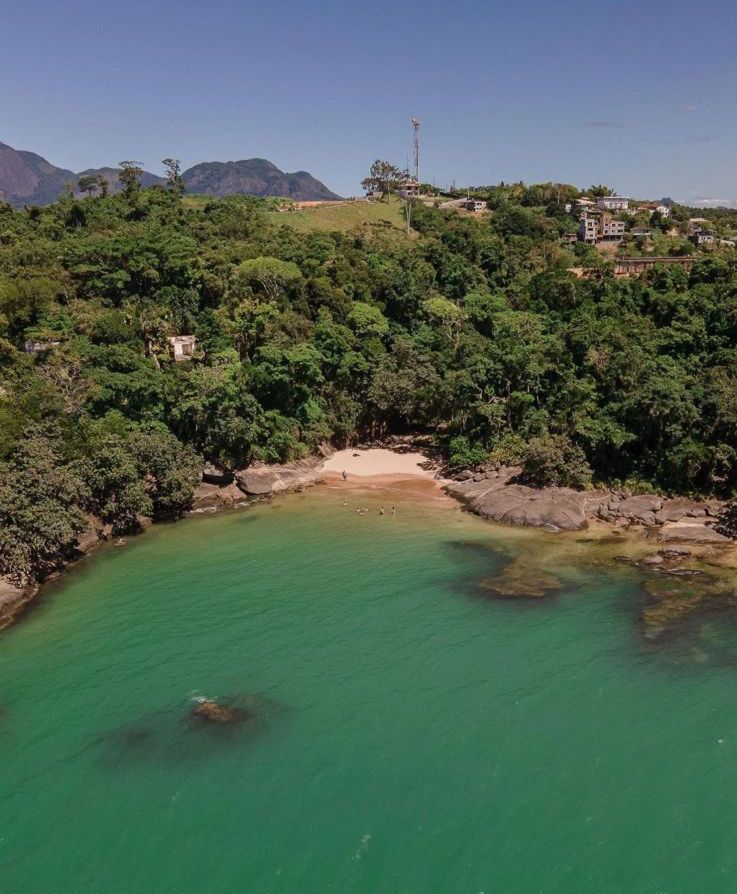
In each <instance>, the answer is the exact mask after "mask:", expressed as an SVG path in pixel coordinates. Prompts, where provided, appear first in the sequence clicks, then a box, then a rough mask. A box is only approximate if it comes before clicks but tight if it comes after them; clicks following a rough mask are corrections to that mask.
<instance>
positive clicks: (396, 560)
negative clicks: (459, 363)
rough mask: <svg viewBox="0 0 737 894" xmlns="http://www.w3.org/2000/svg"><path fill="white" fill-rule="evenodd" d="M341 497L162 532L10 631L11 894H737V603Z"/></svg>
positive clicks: (0, 665)
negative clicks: (231, 714) (199, 703)
mask: <svg viewBox="0 0 737 894" xmlns="http://www.w3.org/2000/svg"><path fill="white" fill-rule="evenodd" d="M343 499H344V498H343V494H342V493H338V492H331V491H327V490H320V491H312V492H310V493H308V494H305V495H294V496H290V497H285V498H282V499H279V500H277V501H274V502H272V503H264V504H259V505H257V506H253V507H249V508H247V509H244V510H239V511H234V512H232V513H227V514H222V515H218V516H213V517H206V518H193V519H189V520H187V521H184V522H182V523H179V524H177V525H173V526H163V527H158V528H155V529H153V530H150V531H148V532H147V533H146V535H145V536H143V537H140V538H135V539H132V540H131V541H130V542H129V544H128V545H127V546H126V547H125V548H121V549H114V548H110V549H106V550H104V551H102V552H101V553H100V554H98V555H97V556H96V557H94V558H93V559H92V560H91V561H88V562H86V563H84V564H83V565H82V566H81V567H79V568H78V569H76V570H74V571H73V572H71V573H70V574H68V575H67V577H66V579H65V580H64V581H63V582H62V583H60V584H58V585H55V586H54V587H52V588H49V589H48V590H47V591H46V592H45V594H44V597H43V599H42V600H41V602H40V603H39V604H38V606H37V607H35V608H34V609H32V610H31V611H30V612H29V613H28V614H27V615H26V617H25V618H24V619H23V620H22V622H21V623H19V624H18V625H17V626H15V627H14V628H11V629H10V630H9V631H7V632H5V633H4V634H2V635H1V636H0V709H1V713H0V780H1V782H0V891H2V892H3V894H82V892H99V894H149V892H156V894H175V892H176V894H324V892H332V891H334V892H339V894H482V892H483V894H535V892H539V894H553V892H556V894H557V892H560V894H594V892H596V894H696V892H699V894H700V892H727V891H735V890H737V710H735V702H736V701H737V634H736V632H735V630H736V626H735V615H734V611H733V609H732V608H730V607H729V605H726V607H725V606H724V605H722V604H720V603H719V600H718V599H716V600H715V599H712V600H711V601H710V602H708V605H707V607H705V608H704V610H703V611H702V610H700V609H697V610H695V611H691V606H692V603H691V602H689V600H691V599H692V595H693V594H692V591H691V590H690V589H689V588H690V587H692V586H694V587H695V586H696V584H695V583H694V584H691V583H689V582H688V581H683V582H680V583H679V584H678V586H680V587H681V591H679V594H678V599H680V600H681V602H680V604H681V605H682V606H684V605H685V606H687V608H688V610H681V611H679V612H677V613H676V615H677V616H676V617H675V620H673V619H670V620H669V621H668V622H667V623H665V624H663V623H662V619H660V618H658V619H656V622H655V623H653V621H652V618H651V617H650V618H649V616H648V614H647V612H648V606H650V607H652V604H653V595H652V593H648V591H647V589H646V583H647V582H646V581H645V580H644V578H643V575H642V574H641V573H640V572H639V571H636V570H632V569H630V568H627V567H626V566H623V565H620V564H617V563H615V562H612V556H613V554H614V553H615V552H616V550H617V548H618V547H617V544H616V543H615V544H614V545H612V544H606V543H602V544H600V543H592V542H587V540H588V538H586V537H576V536H573V537H565V538H560V537H559V538H556V537H554V536H553V535H546V534H539V533H535V532H530V531H522V532H507V531H505V530H504V529H500V528H498V527H494V526H491V525H488V524H486V523H484V522H482V521H480V520H478V519H475V518H473V517H472V516H469V515H467V514H464V513H461V512H460V511H458V510H457V509H456V508H454V507H452V506H451V505H450V504H446V503H444V502H442V503H440V502H427V501H420V500H413V499H410V498H405V495H402V494H392V495H369V496H366V497H365V498H363V497H362V498H361V499H360V500H359V501H358V502H361V503H363V504H368V505H369V506H370V507H371V513H370V514H369V515H368V516H365V517H364V516H358V515H356V513H355V512H354V509H353V506H354V504H355V503H356V502H357V499H356V497H355V496H353V495H352V496H351V497H349V503H350V505H349V506H344V505H343ZM395 500H396V502H397V503H398V509H399V511H398V514H397V515H396V516H392V515H391V514H386V515H384V516H381V515H379V514H378V511H377V509H378V505H379V503H380V502H382V501H384V502H386V503H387V508H388V502H392V501H395ZM510 581H511V584H510ZM510 591H512V592H514V593H516V594H517V595H512V593H511V592H510ZM533 592H538V593H544V594H545V595H543V596H539V597H533V596H529V598H525V593H529V594H531V593H533ZM694 592H695V591H694ZM520 594H521V595H520ZM648 618H649V620H648ZM199 697H208V698H217V699H219V700H221V701H223V702H225V703H228V704H232V705H235V706H236V707H238V708H240V709H241V713H240V714H239V717H238V720H239V722H236V723H233V724H232V725H212V724H207V723H206V722H204V721H202V720H198V719H197V718H193V717H192V716H191V710H192V707H193V705H195V704H196V699H197V698H199Z"/></svg>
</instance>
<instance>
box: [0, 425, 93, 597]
mask: <svg viewBox="0 0 737 894" xmlns="http://www.w3.org/2000/svg"><path fill="white" fill-rule="evenodd" d="M86 499H87V491H86V487H85V485H84V484H83V482H82V479H81V478H80V477H79V476H78V475H77V474H76V473H75V471H74V470H73V468H72V467H71V466H70V465H69V464H68V463H66V462H65V457H64V455H63V445H62V441H61V438H60V436H59V434H58V432H57V431H55V430H53V429H43V428H41V427H39V426H29V427H28V428H26V429H25V431H24V432H23V435H22V438H21V439H20V442H19V444H18V446H17V447H16V449H15V450H14V451H13V453H12V454H11V456H10V458H9V460H8V461H7V462H5V463H3V464H1V465H0V573H1V574H5V575H7V576H8V577H9V578H10V579H11V580H12V581H13V582H14V583H16V584H19V585H22V584H27V583H29V582H31V581H33V580H35V579H36V578H37V577H39V576H40V575H43V574H47V573H48V572H50V571H52V570H53V569H54V568H55V567H57V565H58V564H59V563H60V562H62V561H63V560H65V559H67V558H69V556H71V555H72V553H73V551H74V546H75V543H76V541H77V538H78V537H79V535H80V534H81V533H82V532H83V531H84V530H85V528H86V527H87V517H86V515H85V513H84V511H83V509H82V505H83V504H84V502H85V500H86Z"/></svg>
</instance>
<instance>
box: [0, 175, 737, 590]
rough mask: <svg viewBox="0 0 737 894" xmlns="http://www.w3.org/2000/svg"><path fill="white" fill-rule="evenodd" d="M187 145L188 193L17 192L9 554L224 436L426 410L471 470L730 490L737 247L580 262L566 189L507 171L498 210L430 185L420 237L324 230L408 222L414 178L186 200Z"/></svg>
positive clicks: (300, 430)
mask: <svg viewBox="0 0 737 894" xmlns="http://www.w3.org/2000/svg"><path fill="white" fill-rule="evenodd" d="M170 161H171V169H170V174H171V176H170V188H169V189H162V188H151V189H143V188H140V187H139V186H137V184H136V183H135V182H134V181H135V179H136V177H135V176H134V175H132V176H131V178H130V184H129V185H128V188H127V189H126V191H125V193H123V194H121V195H115V196H103V195H92V192H93V189H92V186H93V184H92V183H90V184H88V185H89V191H90V197H88V198H84V199H77V198H74V197H66V198H64V199H63V200H61V201H59V202H58V203H56V204H55V205H52V206H49V207H47V208H43V209H39V208H31V209H28V210H26V211H13V210H12V209H11V208H10V207H9V206H0V473H1V475H0V480H1V481H2V486H1V487H0V573H8V572H12V573H14V574H15V575H16V577H17V578H18V579H29V578H31V577H35V576H38V575H43V574H45V573H47V572H48V571H49V570H50V569H51V568H53V567H54V566H55V564H57V563H58V562H61V561H63V560H64V559H65V558H66V557H67V556H68V555H69V553H70V551H71V550H72V549H73V547H74V543H75V540H76V539H77V538H78V537H79V535H80V533H81V531H83V530H84V529H85V527H87V525H88V522H89V514H92V515H94V516H96V517H98V518H100V519H101V520H102V521H103V522H104V523H105V524H107V525H109V526H110V529H111V530H112V531H115V532H116V533H117V532H123V531H126V530H130V529H131V528H133V527H135V525H136V524H137V519H138V517H139V516H140V515H148V516H153V517H156V518H173V517H176V516H177V515H179V514H181V513H182V512H183V511H185V510H186V508H187V506H188V504H189V501H190V499H191V496H192V493H193V489H194V487H195V485H196V483H197V479H198V470H199V468H200V464H201V462H202V460H203V458H206V459H208V460H212V461H216V462H220V463H224V464H227V465H231V466H242V465H244V464H247V463H249V462H251V461H253V460H266V461H279V460H289V459H293V458H296V457H300V456H303V455H306V454H308V453H310V452H311V451H313V450H315V448H316V447H317V446H318V444H319V443H321V442H323V441H326V440H333V441H335V442H337V443H349V442H350V441H351V440H352V439H355V438H359V437H372V436H374V437H377V436H383V435H386V434H390V433H397V432H406V431H412V430H425V431H431V432H435V433H437V435H438V438H439V440H440V442H441V443H442V444H444V445H445V447H446V449H447V453H448V456H449V459H450V461H451V462H452V463H453V464H455V465H456V466H464V465H471V464H475V463H478V462H482V461H484V460H488V459H492V458H493V459H497V460H506V461H511V460H515V461H521V462H523V463H524V465H525V469H526V473H527V475H528V477H529V479H530V480H532V481H537V482H539V483H562V484H571V485H574V486H585V485H587V484H588V483H589V482H590V481H591V480H597V481H609V482H615V481H616V482H627V481H631V482H638V486H641V485H642V483H643V482H644V483H646V484H647V485H648V486H651V487H656V488H659V489H661V490H671V491H678V492H700V493H704V494H715V495H719V496H725V497H729V496H732V495H734V493H735V486H736V481H737V316H736V315H735V306H736V302H737V258H736V257H735V253H734V252H733V251H730V250H727V251H723V252H721V253H719V254H718V255H717V254H714V255H710V256H704V255H702V256H699V257H698V259H697V262H696V264H695V265H694V267H693V270H692V271H691V273H690V274H687V273H686V272H685V271H684V270H682V269H670V268H668V269H666V268H657V269H654V270H652V271H650V272H649V273H648V275H647V276H646V277H645V278H642V279H633V280H615V279H614V278H613V276H612V275H611V273H610V272H609V267H608V266H607V265H606V264H605V263H602V264H601V266H600V270H599V274H598V276H597V278H596V279H589V280H576V279H575V278H573V277H572V276H571V274H570V273H569V272H568V268H569V267H571V266H574V265H576V264H580V263H581V259H582V258H584V257H588V256H589V255H588V254H587V251H588V250H587V249H582V248H579V247H578V246H573V247H571V246H569V245H567V244H565V243H564V242H562V241H561V237H562V236H563V235H564V234H565V233H566V232H568V231H569V229H570V218H569V216H568V215H566V214H565V212H563V213H561V211H560V208H561V206H560V205H559V203H558V196H559V194H561V193H562V198H566V197H567V190H569V188H568V187H560V186H551V185H543V186H541V187H525V188H523V189H522V190H519V189H517V187H514V188H512V187H503V188H502V187H498V188H495V189H496V192H493V193H492V192H491V191H489V192H488V193H487V197H488V198H489V200H490V205H491V207H492V209H493V212H492V214H491V215H489V217H488V218H484V219H482V220H477V219H473V218H471V217H468V216H462V215H458V214H455V213H452V212H442V211H440V210H438V209H437V208H428V207H423V206H419V205H418V206H417V207H415V208H414V210H413V215H412V225H413V227H414V234H413V238H412V239H407V237H406V236H405V234H404V233H403V232H402V230H401V229H400V228H399V226H397V227H395V226H388V225H386V224H383V225H382V224H377V223H376V222H374V224H373V225H366V224H367V223H368V220H362V221H359V220H356V219H355V218H354V219H353V221H352V226H351V228H349V227H348V222H347V221H344V225H343V226H338V225H337V224H334V225H333V226H334V229H333V230H332V231H326V230H325V229H323V228H322V226H323V225H324V223H325V221H326V219H327V220H330V218H329V217H326V216H328V215H331V214H335V215H340V214H343V213H347V212H351V213H353V214H359V213H361V214H363V213H371V214H373V213H375V210H374V209H378V210H379V211H380V212H382V213H395V214H396V216H397V218H398V220H397V223H398V224H399V221H400V220H401V217H400V215H401V205H400V204H399V203H398V202H396V201H395V200H393V199H392V200H390V201H389V202H388V203H378V204H376V205H374V204H365V205H364V204H356V205H349V206H323V207H322V208H320V209H318V210H317V211H305V212H281V213H278V212H275V211H273V208H274V200H262V199H256V198H248V197H237V198H236V197H233V198H227V199H221V200H220V199H219V200H214V199H213V200H211V199H205V198H203V197H182V196H181V195H180V191H181V183H180V181H179V179H178V176H179V175H178V168H177V163H176V161H175V160H170ZM135 167H136V165H135V163H130V168H135ZM570 189H572V188H570ZM312 215H324V216H323V218H322V221H323V224H322V225H321V226H320V227H317V226H315V227H312V225H311V226H310V227H305V228H304V229H305V231H301V227H300V226H295V221H298V220H300V219H304V220H307V219H308V218H309V219H310V220H314V219H315V218H313V217H312ZM333 219H334V218H333ZM359 222H360V223H363V224H364V225H363V226H355V224H357V223H359ZM720 223H721V225H723V226H724V227H727V226H730V225H731V223H730V221H728V220H726V219H722V220H721V221H720ZM732 223H733V221H732ZM343 229H344V230H345V231H342V232H341V230H343ZM185 334H191V335H194V336H196V338H197V345H196V350H195V353H194V357H193V359H191V360H188V361H185V362H182V363H175V362H174V360H173V359H172V357H171V356H170V353H169V342H168V338H169V337H170V336H174V335H185ZM28 339H32V340H34V341H36V342H41V343H42V344H41V345H40V347H39V350H38V353H35V354H27V353H25V352H24V350H23V346H24V343H25V342H26V340H28Z"/></svg>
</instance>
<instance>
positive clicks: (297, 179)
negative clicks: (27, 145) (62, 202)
mask: <svg viewBox="0 0 737 894" xmlns="http://www.w3.org/2000/svg"><path fill="white" fill-rule="evenodd" d="M117 172H118V169H117V168H116V167H100V168H86V169H85V170H83V171H79V172H76V173H75V172H74V171H70V170H68V169H67V168H59V167H57V166H56V165H54V164H52V163H51V162H49V161H47V159H45V158H44V157H43V156H41V155H38V154H37V153H35V152H30V151H28V150H24V149H14V148H13V147H12V146H9V145H7V144H6V143H1V142H0V200H2V201H5V202H8V203H9V204H10V205H12V206H13V207H14V208H22V207H23V206H25V205H50V204H51V203H52V202H55V201H56V200H57V199H58V198H59V197H60V196H61V195H62V194H63V193H64V191H65V189H66V188H67V186H68V184H69V183H76V182H77V181H78V180H79V178H80V177H83V176H102V177H105V179H106V180H107V182H108V185H109V189H110V191H111V192H118V191H120V184H119V183H118V178H117ZM182 178H183V180H184V184H185V189H186V191H187V192H190V193H195V194H205V195H213V196H217V197H224V196H232V195H255V196H280V197H284V198H289V199H293V200H295V201H330V200H333V199H339V198H340V196H338V195H337V194H336V193H334V192H332V191H331V190H330V189H328V188H327V186H325V184H324V183H322V182H321V181H319V180H317V179H316V178H315V177H313V176H312V175H311V174H310V173H309V172H308V171H295V172H293V173H288V172H286V171H282V170H281V169H280V168H278V167H277V166H276V165H275V164H274V163H273V162H271V161H269V160H268V159H265V158H244V159H240V160H238V161H224V162H223V161H205V162H200V163H198V164H196V165H193V166H192V167H190V168H188V169H187V170H186V171H184V172H183V174H182ZM164 182H165V181H164V179H163V178H162V177H159V176H158V175H156V174H152V173H150V172H149V171H144V172H143V175H142V177H141V185H142V186H161V185H163V184H164Z"/></svg>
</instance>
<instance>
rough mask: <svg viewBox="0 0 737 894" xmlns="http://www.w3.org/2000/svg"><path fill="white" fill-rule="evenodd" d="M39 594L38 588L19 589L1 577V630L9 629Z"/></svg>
mask: <svg viewBox="0 0 737 894" xmlns="http://www.w3.org/2000/svg"><path fill="white" fill-rule="evenodd" d="M37 592H38V587H37V586H28V587H19V586H17V585H16V584H14V583H13V582H12V581H11V580H9V578H7V577H2V576H0V630H3V629H4V628H5V627H9V626H10V625H11V624H12V623H13V621H15V619H16V618H17V617H18V615H20V613H21V612H22V611H23V609H24V608H25V606H26V605H27V604H28V603H29V602H30V601H31V600H32V599H33V597H34V596H35V595H36V593H37Z"/></svg>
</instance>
